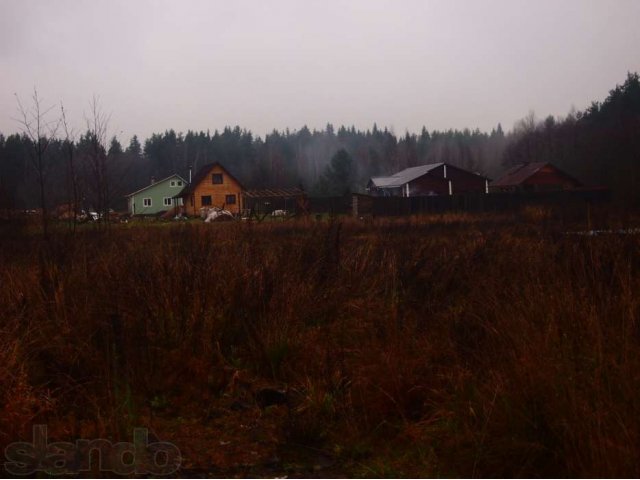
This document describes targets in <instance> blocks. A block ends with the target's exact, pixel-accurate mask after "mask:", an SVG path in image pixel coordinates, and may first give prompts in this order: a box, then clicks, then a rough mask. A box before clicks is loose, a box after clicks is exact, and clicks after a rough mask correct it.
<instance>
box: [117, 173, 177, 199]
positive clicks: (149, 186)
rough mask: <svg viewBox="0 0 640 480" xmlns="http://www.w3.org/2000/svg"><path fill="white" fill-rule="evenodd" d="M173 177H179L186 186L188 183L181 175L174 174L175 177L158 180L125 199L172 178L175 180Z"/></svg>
mask: <svg viewBox="0 0 640 480" xmlns="http://www.w3.org/2000/svg"><path fill="white" fill-rule="evenodd" d="M173 177H178V178H179V179H180V180H182V181H183V182H184V183H185V184H186V183H187V181H186V180H185V179H184V178H182V177H181V176H180V175H178V174H177V173H174V174H173V175H169V176H168V177H166V178H163V179H162V180H158V181H157V182H153V183H151V184H149V185H147V186H146V187H142V188H141V189H140V190H136V191H135V192H133V193H130V194H129V195H125V197H131V196H132V195H136V194H138V193H140V192H142V191H144V190H146V189H147V188H151V187H154V186H156V185H158V184H160V183H162V182H166V181H167V180H169V179H171V178H173Z"/></svg>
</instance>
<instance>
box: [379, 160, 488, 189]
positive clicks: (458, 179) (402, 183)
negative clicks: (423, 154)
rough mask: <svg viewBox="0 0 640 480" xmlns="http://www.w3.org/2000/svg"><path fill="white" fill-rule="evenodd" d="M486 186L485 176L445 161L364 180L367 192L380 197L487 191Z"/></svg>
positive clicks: (486, 179)
mask: <svg viewBox="0 0 640 480" xmlns="http://www.w3.org/2000/svg"><path fill="white" fill-rule="evenodd" d="M488 188H489V179H488V178H486V177H483V176H482V175H480V174H479V173H474V172H469V171H467V170H464V169H462V168H460V167H456V166H454V165H449V164H447V163H432V164H429V165H420V166H417V167H411V168H405V169H404V170H401V171H399V172H398V173H395V174H393V175H391V176H388V177H373V178H371V179H370V180H369V183H368V184H367V192H368V193H369V194H370V195H375V196H383V197H418V196H429V195H452V194H454V193H456V194H457V193H468V192H481V193H487V192H488Z"/></svg>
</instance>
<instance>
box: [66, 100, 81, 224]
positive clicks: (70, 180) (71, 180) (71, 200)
mask: <svg viewBox="0 0 640 480" xmlns="http://www.w3.org/2000/svg"><path fill="white" fill-rule="evenodd" d="M61 110H62V125H63V126H64V133H65V142H66V144H65V148H66V155H67V188H68V189H69V190H71V197H68V201H67V209H68V212H70V213H71V215H72V216H71V218H70V219H69V229H70V230H71V231H72V233H74V234H75V233H76V225H77V224H78V217H79V216H80V194H79V188H78V175H77V172H76V168H75V163H74V154H75V151H74V150H75V139H74V134H73V131H69V126H68V124H67V117H66V115H65V112H64V107H63V106H61Z"/></svg>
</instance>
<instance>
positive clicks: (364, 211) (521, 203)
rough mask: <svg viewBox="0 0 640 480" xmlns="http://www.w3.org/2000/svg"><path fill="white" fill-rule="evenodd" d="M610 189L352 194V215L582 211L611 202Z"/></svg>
mask: <svg viewBox="0 0 640 480" xmlns="http://www.w3.org/2000/svg"><path fill="white" fill-rule="evenodd" d="M610 198H611V194H610V192H609V190H606V189H591V190H570V191H569V190H567V191H557V192H535V193H533V192H532V193H486V194H483V193H470V194H463V195H438V196H431V197H372V196H369V195H362V194H358V193H354V194H352V199H351V212H352V214H353V215H354V216H355V217H363V216H399V215H416V214H420V213H445V212H509V211H516V210H519V209H521V208H522V207H525V206H532V205H540V206H548V207H561V208H567V209H575V208H577V209H581V208H584V207H586V206H588V205H593V204H600V203H605V202H608V201H610Z"/></svg>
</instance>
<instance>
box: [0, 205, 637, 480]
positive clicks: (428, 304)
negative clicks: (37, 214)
mask: <svg viewBox="0 0 640 480" xmlns="http://www.w3.org/2000/svg"><path fill="white" fill-rule="evenodd" d="M610 226H612V227H616V226H623V225H613V224H612V225H610ZM581 228H584V223H583V224H582V225H574V226H571V225H568V224H566V223H562V224H561V223H558V222H556V221H555V220H554V218H553V217H552V216H550V215H548V214H547V212H544V211H536V210H535V209H533V210H529V211H526V212H524V213H522V214H519V215H509V216H495V215H493V216H492V215H476V216H468V215H445V216H433V217H424V218H404V219H397V220H371V221H366V222H365V221H356V220H351V219H344V220H340V221H338V220H335V221H331V222H327V221H322V222H315V221H303V220H299V221H290V222H281V223H278V222H272V223H264V224H241V223H225V224H214V225H204V224H193V223H189V224H184V225H165V226H161V227H155V226H152V225H150V226H126V227H120V226H114V227H113V228H111V229H110V230H109V231H108V232H97V231H92V230H91V229H81V230H79V231H78V232H77V233H76V234H75V235H70V234H68V233H66V232H64V231H63V229H61V231H60V232H58V233H57V234H55V235H54V236H53V237H52V238H51V239H50V240H49V241H48V242H43V241H42V240H41V239H40V238H39V237H38V236H37V235H30V234H26V233H25V234H23V233H20V232H17V231H13V233H10V232H9V230H7V231H3V236H2V240H0V264H1V265H2V268H1V269H0V285H1V286H2V287H1V289H0V312H2V313H1V314H0V319H1V320H0V385H1V387H0V447H2V448H4V446H5V445H7V444H8V443H9V442H12V441H16V440H29V439H30V438H31V428H32V425H34V424H37V423H40V424H43V423H44V424H47V425H48V428H49V437H50V438H51V439H57V440H71V441H73V440H74V439H76V438H81V437H82V438H97V437H104V438H109V439H114V440H117V439H122V440H127V439H130V438H131V431H132V429H133V428H134V427H147V428H149V429H150V430H151V431H152V432H153V434H154V435H156V436H157V437H158V438H160V439H162V440H165V441H171V442H173V443H175V444H176V445H177V446H178V447H179V448H180V450H181V451H182V454H183V457H184V459H183V463H182V467H183V470H182V472H180V474H182V475H195V476H217V475H228V476H275V475H277V476H281V475H289V476H318V475H320V476H333V475H347V476H368V477H384V476H401V477H403V476H466V477H472V476H473V477H475V476H488V477H497V476H504V475H506V476H518V477H519V476H578V477H580V476H590V477H591V476H595V477H600V476H604V477H609V476H623V477H627V476H634V477H637V476H640V448H639V447H638V446H639V445H640V236H639V235H632V234H607V235H597V236H586V235H566V234H564V232H566V231H567V230H578V229H581ZM265 389H274V390H281V391H283V392H284V393H285V395H286V402H285V403H279V402H275V404H273V405H268V404H265V402H264V401H262V397H261V396H260V395H261V393H263V392H265V391H270V390H265ZM266 403H268V402H266Z"/></svg>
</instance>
